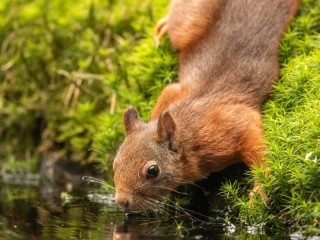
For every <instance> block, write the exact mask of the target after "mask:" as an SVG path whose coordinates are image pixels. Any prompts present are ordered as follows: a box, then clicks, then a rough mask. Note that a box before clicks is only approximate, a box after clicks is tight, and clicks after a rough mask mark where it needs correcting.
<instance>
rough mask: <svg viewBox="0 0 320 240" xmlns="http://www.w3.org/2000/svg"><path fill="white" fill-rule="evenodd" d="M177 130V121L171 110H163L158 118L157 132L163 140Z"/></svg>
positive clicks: (170, 136)
mask: <svg viewBox="0 0 320 240" xmlns="http://www.w3.org/2000/svg"><path fill="white" fill-rule="evenodd" d="M175 131H176V123H175V122H174V120H173V118H172V116H171V114H170V113H169V111H165V112H163V113H162V114H161V115H160V117H159V120H158V126H157V133H158V137H159V138H160V139H161V140H167V139H170V138H172V137H173V135H174V133H175Z"/></svg>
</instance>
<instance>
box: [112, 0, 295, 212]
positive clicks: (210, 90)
mask: <svg viewBox="0 0 320 240" xmlns="http://www.w3.org/2000/svg"><path fill="white" fill-rule="evenodd" d="M299 4H300V0H259V1H257V0H189V1H185V0H173V1H172V2H171V6H170V11H169V14H168V15H167V17H165V18H163V19H162V20H160V21H159V23H158V25H157V27H156V37H157V38H161V37H162V35H163V34H165V33H167V34H168V36H169V39H170V42H171V44H172V46H173V48H175V49H176V50H177V52H178V57H179V72H178V78H179V82H178V83H173V84H170V85H168V86H167V87H165V88H164V89H163V92H162V93H161V95H160V97H159V99H158V101H157V104H156V106H155V107H154V109H153V111H152V114H151V120H150V121H149V122H148V123H145V122H143V121H141V120H140V118H139V115H138V113H137V111H136V109H135V108H133V107H130V108H128V109H127V110H126V111H125V113H124V116H123V119H124V127H125V132H126V138H125V140H124V142H123V143H122V145H121V146H120V148H119V150H118V153H117V155H116V158H115V160H114V163H113V169H114V182H115V187H116V202H117V204H118V205H119V206H121V207H122V208H124V209H125V210H127V211H137V210H144V209H148V208H153V207H154V206H155V201H156V200H157V199H159V198H160V197H161V196H164V195H166V194H168V193H169V192H170V191H171V190H174V189H175V188H176V187H178V186H179V185H181V184H184V183H189V182H193V181H196V180H200V179H202V178H205V177H206V176H208V175H209V174H210V173H212V172H218V171H221V170H222V169H224V168H226V167H228V166H230V165H232V164H234V163H238V162H244V163H245V164H246V165H248V166H249V167H251V168H253V167H255V166H262V167H264V168H266V171H267V164H266V163H265V160H264V159H265V157H264V151H265V149H266V145H265V142H264V134H263V128H262V122H261V105H262V103H263V102H264V101H265V100H266V98H267V96H268V94H269V92H270V90H271V89H272V86H273V83H274V81H275V80H276V79H277V78H278V76H279V60H278V52H279V42H280V40H281V38H282V35H283V33H284V32H285V31H286V29H287V28H288V25H289V23H290V20H291V19H292V17H293V16H294V15H295V13H296V12H297V9H298V7H299ZM258 188H259V187H258V186H257V185H255V187H254V190H257V189H258Z"/></svg>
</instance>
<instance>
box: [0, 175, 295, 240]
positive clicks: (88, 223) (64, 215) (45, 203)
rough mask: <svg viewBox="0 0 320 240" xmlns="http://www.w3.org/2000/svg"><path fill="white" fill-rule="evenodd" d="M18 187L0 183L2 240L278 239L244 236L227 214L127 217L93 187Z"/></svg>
mask: <svg viewBox="0 0 320 240" xmlns="http://www.w3.org/2000/svg"><path fill="white" fill-rule="evenodd" d="M14 183H15V184H12V181H11V182H10V183H4V182H0V187H1V188H0V189H1V190H0V239H235V238H242V239H247V238H250V239H273V237H272V235H273V234H271V235H270V234H269V236H268V235H267V234H265V233H264V232H260V231H258V229H259V226H256V227H252V226H251V227H248V228H246V229H240V231H239V228H238V227H236V224H235V223H231V222H227V221H226V220H225V219H226V218H225V215H226V214H228V212H226V211H225V210H217V211H215V212H210V213H209V212H207V213H205V212H203V209H201V211H200V209H199V210H195V211H196V212H197V213H199V214H197V213H191V212H189V213H188V214H185V212H183V211H179V210H176V211H174V212H173V211H172V210H167V212H166V213H167V214H165V213H159V214H157V215H155V214H150V213H148V214H144V215H143V214H126V213H125V212H123V211H122V210H121V209H119V208H118V207H117V206H116V204H115V203H114V197H113V195H108V194H105V193H101V192H100V190H99V189H98V188H97V187H96V186H95V185H94V184H87V183H84V182H76V183H75V182H67V183H66V184H63V185H57V184H53V183H42V184H40V185H39V184H34V185H35V186H32V184H25V185H23V184H22V183H21V182H19V184H18V185H17V183H16V182H14ZM194 194H197V193H194ZM196 196H198V195H196ZM197 201H199V202H198V203H197ZM201 203H203V200H202V199H201V197H200V196H199V197H196V198H195V200H194V202H193V204H195V205H197V206H201V207H204V208H206V206H205V205H206V204H201ZM200 212H201V213H200ZM168 213H169V214H168ZM202 214H207V215H210V216H211V219H210V220H209V219H208V218H205V217H204V216H202ZM295 236H296V235H295ZM281 238H282V239H298V238H295V237H293V235H292V236H290V235H287V234H281ZM276 239H279V235H278V237H277V238H276Z"/></svg>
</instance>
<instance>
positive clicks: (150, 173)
mask: <svg viewBox="0 0 320 240" xmlns="http://www.w3.org/2000/svg"><path fill="white" fill-rule="evenodd" d="M159 172H160V170H159V167H158V165H151V166H150V167H149V168H148V170H147V178H148V179H149V178H155V177H157V176H158V174H159Z"/></svg>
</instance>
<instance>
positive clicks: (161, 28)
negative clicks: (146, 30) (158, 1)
mask: <svg viewBox="0 0 320 240" xmlns="http://www.w3.org/2000/svg"><path fill="white" fill-rule="evenodd" d="M168 19H169V16H165V17H164V18H161V19H160V20H159V21H158V23H157V25H156V28H155V31H154V35H153V39H154V41H155V45H156V48H158V47H159V45H160V41H161V39H162V37H163V36H164V35H165V34H166V33H167V31H168Z"/></svg>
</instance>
